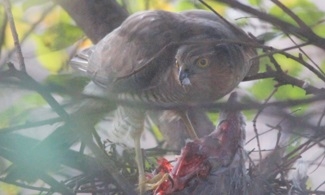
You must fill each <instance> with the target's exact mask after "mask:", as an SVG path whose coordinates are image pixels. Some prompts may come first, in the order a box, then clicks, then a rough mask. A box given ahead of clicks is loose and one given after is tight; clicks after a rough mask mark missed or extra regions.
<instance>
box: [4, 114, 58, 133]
mask: <svg viewBox="0 0 325 195" xmlns="http://www.w3.org/2000/svg"><path fill="white" fill-rule="evenodd" d="M60 121H62V118H60V117H57V118H51V119H47V120H42V121H37V122H28V123H26V124H23V125H15V126H12V127H6V128H2V129H0V134H1V133H9V132H10V133H11V132H13V131H18V130H22V129H29V128H33V127H39V126H44V125H50V124H53V123H57V122H60Z"/></svg>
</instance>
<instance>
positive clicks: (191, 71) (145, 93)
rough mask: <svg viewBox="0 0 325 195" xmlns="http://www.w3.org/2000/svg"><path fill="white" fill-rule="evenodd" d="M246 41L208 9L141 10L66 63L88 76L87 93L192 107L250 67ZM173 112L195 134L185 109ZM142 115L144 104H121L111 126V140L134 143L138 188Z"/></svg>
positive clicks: (141, 177) (225, 91)
mask: <svg viewBox="0 0 325 195" xmlns="http://www.w3.org/2000/svg"><path fill="white" fill-rule="evenodd" d="M249 40H250V39H249V38H248V36H247V35H246V34H245V33H244V32H243V31H242V30H240V29H238V28H236V27H234V26H233V25H231V24H229V23H228V22H226V21H225V20H224V19H222V18H221V17H219V16H217V15H216V14H214V13H212V12H208V11H203V10H192V11H184V12H180V13H173V12H167V11H161V10H155V11H143V12H138V13H135V14H133V15H131V16H129V17H128V18H127V19H126V20H125V21H124V22H123V23H122V24H121V26H120V27H118V28H117V29H115V30H114V31H112V32H111V33H109V34H107V35H106V36H105V37H104V38H103V39H102V40H101V41H100V42H99V43H97V44H96V45H95V46H93V47H91V48H90V49H87V50H86V51H84V52H81V54H79V55H78V56H76V57H75V58H74V59H72V61H71V65H72V66H73V67H74V68H76V69H79V70H81V71H84V72H86V73H87V75H88V76H89V77H90V78H91V82H90V83H89V84H88V85H87V86H86V88H85V91H86V92H87V93H91V94H101V95H106V96H107V97H114V98H117V99H119V100H128V101H135V102H144V103H154V104H158V105H159V104H161V105H164V104H167V105H168V104H185V105H189V106H190V105H193V104H200V103H209V102H213V101H215V100H217V99H220V98H221V97H223V96H225V95H226V94H228V93H229V92H230V91H232V90H233V89H234V88H235V87H236V86H237V85H238V84H239V82H241V81H242V80H243V78H244V77H245V76H246V75H247V74H250V72H254V71H250V70H252V69H255V68H252V67H255V66H256V63H255V64H254V61H252V60H251V59H252V58H253V57H254V56H255V55H256V51H255V49H254V48H252V46H251V45H252V44H248V42H249ZM172 110H173V111H174V112H175V113H177V115H178V116H180V117H181V118H182V119H183V121H184V123H185V126H186V127H187V129H188V133H189V135H190V137H192V138H196V137H197V136H196V133H195V130H194V129H193V126H192V124H191V121H190V120H189V117H188V115H187V110H184V109H177V108H175V109H172ZM145 116H146V109H145V108H143V107H128V106H126V105H123V104H120V105H118V107H117V110H116V111H115V118H114V121H113V123H114V125H113V128H112V129H109V131H112V132H113V133H112V134H113V135H114V136H115V138H114V139H115V140H116V141H117V142H123V144H126V145H129V146H134V147H135V153H136V161H137V164H138V169H139V189H140V194H141V193H143V190H144V183H145V176H144V165H143V162H142V161H143V160H142V153H141V147H140V136H141V133H142V131H143V128H144V119H145ZM175 130H176V129H175ZM128 137H130V138H132V139H131V140H133V141H130V140H129V139H126V138H128ZM125 141H127V143H126V142H125Z"/></svg>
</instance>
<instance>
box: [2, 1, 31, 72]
mask: <svg viewBox="0 0 325 195" xmlns="http://www.w3.org/2000/svg"><path fill="white" fill-rule="evenodd" d="M3 5H4V7H5V11H6V13H7V17H8V22H9V25H10V29H11V34H12V38H13V39H14V43H15V47H16V51H17V54H18V62H19V66H20V70H21V71H24V72H26V66H25V62H24V56H23V52H22V50H21V47H20V44H19V37H18V33H17V30H16V26H15V21H14V18H13V16H12V13H11V4H10V1H9V0H3Z"/></svg>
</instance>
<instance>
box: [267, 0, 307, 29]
mask: <svg viewBox="0 0 325 195" xmlns="http://www.w3.org/2000/svg"><path fill="white" fill-rule="evenodd" d="M271 1H272V2H273V3H274V4H275V5H277V6H278V7H279V8H280V9H282V11H284V13H286V14H288V15H289V16H290V17H291V18H292V19H293V20H294V21H295V22H296V23H297V24H298V25H299V27H300V28H302V29H303V30H304V31H306V32H307V33H313V32H312V30H310V28H309V27H308V26H307V25H306V24H305V22H304V21H302V20H301V19H300V18H299V17H298V16H297V15H296V14H295V13H293V12H292V11H291V10H290V9H289V8H287V7H286V6H285V5H284V4H283V3H281V2H280V1H278V0H271Z"/></svg>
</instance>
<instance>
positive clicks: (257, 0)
mask: <svg viewBox="0 0 325 195" xmlns="http://www.w3.org/2000/svg"><path fill="white" fill-rule="evenodd" d="M248 2H249V4H251V5H255V6H259V5H261V3H262V0H249V1H248Z"/></svg>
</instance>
